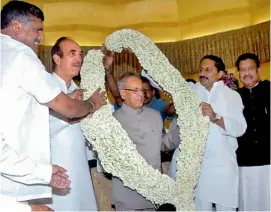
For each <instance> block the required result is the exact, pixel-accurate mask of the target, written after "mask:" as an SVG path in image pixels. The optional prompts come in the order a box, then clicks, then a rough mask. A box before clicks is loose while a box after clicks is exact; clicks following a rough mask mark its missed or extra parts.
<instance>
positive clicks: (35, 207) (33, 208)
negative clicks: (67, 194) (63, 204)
mask: <svg viewBox="0 0 271 212" xmlns="http://www.w3.org/2000/svg"><path fill="white" fill-rule="evenodd" d="M29 206H30V207H31V211H54V210H52V209H51V208H49V207H47V206H46V205H29Z"/></svg>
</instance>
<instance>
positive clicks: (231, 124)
mask: <svg viewBox="0 0 271 212" xmlns="http://www.w3.org/2000/svg"><path fill="white" fill-rule="evenodd" d="M228 105H229V106H228V115H227V116H223V119H224V125H225V129H226V130H224V129H223V128H221V127H220V128H219V129H220V132H221V133H222V134H223V135H228V136H232V137H235V138H236V137H239V136H241V135H243V134H244V133H245V131H246V129H247V123H246V120H245V117H244V115H243V109H244V105H243V103H242V99H241V97H240V95H239V94H238V93H234V96H233V98H231V101H230V102H229V104H228Z"/></svg>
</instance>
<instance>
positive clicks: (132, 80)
mask: <svg viewBox="0 0 271 212" xmlns="http://www.w3.org/2000/svg"><path fill="white" fill-rule="evenodd" d="M126 85H131V86H134V87H135V86H137V87H139V86H140V87H142V81H141V79H139V78H137V77H129V78H127V80H126Z"/></svg>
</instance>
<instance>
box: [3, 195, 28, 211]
mask: <svg viewBox="0 0 271 212" xmlns="http://www.w3.org/2000/svg"><path fill="white" fill-rule="evenodd" d="M0 211H3V212H6V211H18V212H31V211H32V210H31V207H30V206H29V205H28V204H24V203H20V202H17V200H16V197H10V196H4V195H1V194H0Z"/></svg>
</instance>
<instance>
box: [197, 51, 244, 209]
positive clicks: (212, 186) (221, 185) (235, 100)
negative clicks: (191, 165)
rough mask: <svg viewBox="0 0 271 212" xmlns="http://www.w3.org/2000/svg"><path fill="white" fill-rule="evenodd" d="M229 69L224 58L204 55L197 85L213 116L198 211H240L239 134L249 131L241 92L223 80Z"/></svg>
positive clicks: (203, 106)
mask: <svg viewBox="0 0 271 212" xmlns="http://www.w3.org/2000/svg"><path fill="white" fill-rule="evenodd" d="M224 70H225V65H224V63H223V61H222V59H221V58H219V57H217V56H214V55H207V56H204V57H203V58H202V59H201V61H200V72H199V76H200V83H196V84H195V86H194V89H195V91H196V92H197V93H198V94H199V95H200V96H201V98H202V99H203V101H204V102H203V103H202V104H201V109H202V114H203V115H204V116H208V117H209V118H210V127H209V134H208V138H207V143H206V148H205V152H204V157H203V162H202V167H201V170H200V178H199V182H198V185H197V187H196V189H195V203H196V210H197V211H212V204H213V203H214V204H215V207H216V210H217V211H236V208H237V205H238V165H237V160H236V154H235V151H236V149H237V146H238V144H237V139H236V138H237V137H238V136H241V135H242V134H243V133H244V132H245V130H246V127H247V125H246V121H245V118H244V116H243V108H244V106H243V104H242V100H241V97H240V95H239V94H238V93H237V92H235V91H233V90H231V89H230V88H228V87H227V86H226V85H224V83H223V81H221V80H219V79H220V78H221V76H222V74H223V71H224Z"/></svg>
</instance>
